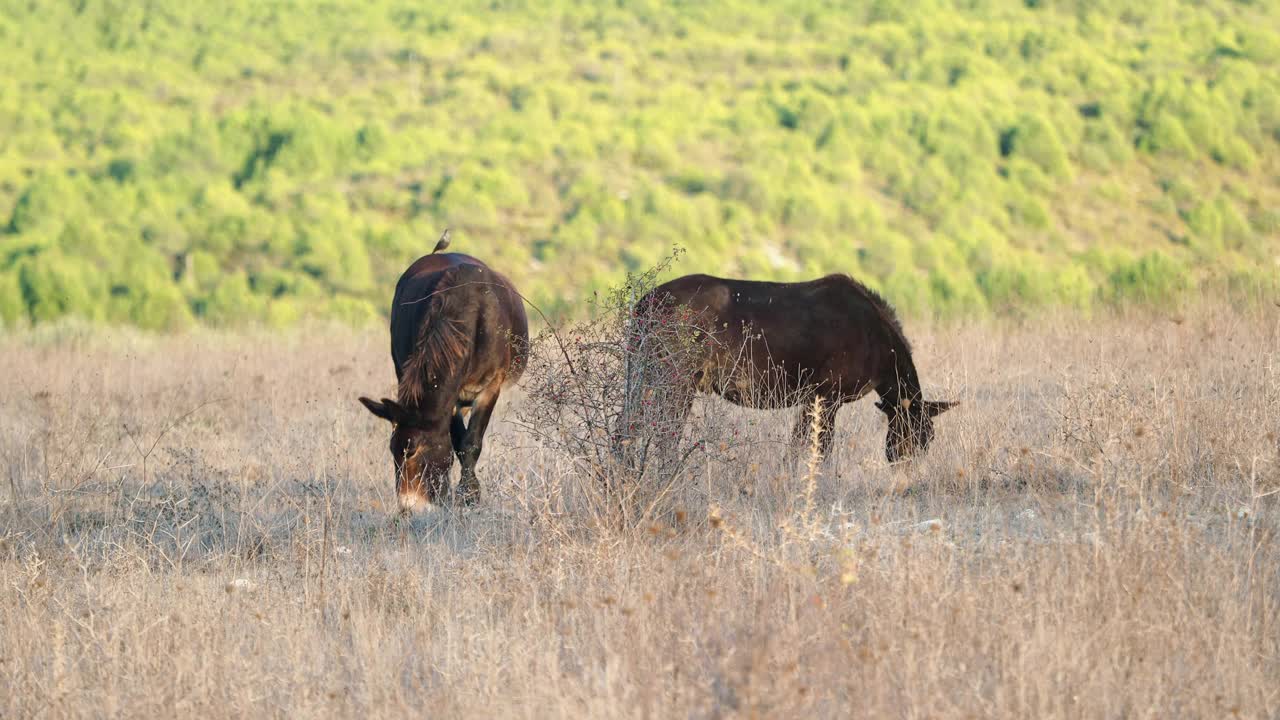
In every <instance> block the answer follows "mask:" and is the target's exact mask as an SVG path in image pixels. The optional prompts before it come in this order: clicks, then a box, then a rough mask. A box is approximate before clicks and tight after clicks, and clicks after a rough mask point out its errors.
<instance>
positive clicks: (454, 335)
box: [398, 268, 467, 407]
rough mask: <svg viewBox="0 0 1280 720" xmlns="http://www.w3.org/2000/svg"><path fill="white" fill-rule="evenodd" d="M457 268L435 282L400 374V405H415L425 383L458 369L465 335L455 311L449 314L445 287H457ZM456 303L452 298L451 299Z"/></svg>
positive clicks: (447, 375)
mask: <svg viewBox="0 0 1280 720" xmlns="http://www.w3.org/2000/svg"><path fill="white" fill-rule="evenodd" d="M456 271H457V268H450V269H448V270H446V271H445V272H444V275H443V277H441V278H440V282H438V283H436V286H435V288H433V290H432V293H431V295H430V296H429V298H430V299H429V300H427V309H426V311H425V312H424V313H423V314H422V321H421V322H420V323H419V330H418V340H417V342H416V343H415V344H414V348H413V353H412V354H410V356H409V359H408V361H406V362H405V365H404V371H403V373H402V374H401V379H400V387H399V391H398V392H399V400H400V403H401V404H402V405H408V406H410V407H414V406H416V405H417V404H418V403H420V402H421V401H422V398H423V397H424V396H425V395H426V392H427V386H428V385H433V386H434V385H436V384H438V383H440V382H441V381H442V380H444V379H446V378H450V377H453V375H454V374H456V373H457V372H458V366H459V365H460V364H461V363H462V360H463V359H464V358H465V356H466V353H467V334H466V329H465V328H464V327H463V323H461V322H460V321H459V319H458V318H457V313H452V317H451V313H450V307H449V306H450V304H451V299H450V295H453V294H454V293H451V292H449V290H452V289H454V288H455V287H457V285H456V280H457V272H456ZM454 302H456V300H455V301H454Z"/></svg>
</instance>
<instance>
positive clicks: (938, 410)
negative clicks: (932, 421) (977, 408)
mask: <svg viewBox="0 0 1280 720" xmlns="http://www.w3.org/2000/svg"><path fill="white" fill-rule="evenodd" d="M959 404H960V403H959V402H958V401H955V402H953V401H949V400H925V401H924V411H925V412H926V413H928V415H929V417H935V416H937V415H941V414H942V413H944V412H946V411H948V410H950V409H951V408H953V407H955V406H957V405H959Z"/></svg>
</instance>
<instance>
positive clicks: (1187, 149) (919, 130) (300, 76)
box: [0, 0, 1280, 328]
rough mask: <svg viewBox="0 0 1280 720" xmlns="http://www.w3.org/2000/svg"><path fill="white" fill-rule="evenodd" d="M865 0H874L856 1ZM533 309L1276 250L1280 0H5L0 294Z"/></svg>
mask: <svg viewBox="0 0 1280 720" xmlns="http://www.w3.org/2000/svg"><path fill="white" fill-rule="evenodd" d="M850 6H853V7H854V8H855V9H848V8H849V7H850ZM446 226H448V227H452V228H454V238H455V239H454V247H455V248H456V249H458V250H460V251H463V252H469V253H472V254H475V255H477V256H479V257H481V258H484V259H486V260H488V261H490V262H491V263H492V264H494V265H495V266H496V267H497V268H498V269H500V270H502V271H504V272H507V273H508V274H509V275H511V276H512V277H513V279H515V280H516V282H517V284H518V285H519V286H520V287H521V288H522V290H524V291H525V293H526V294H527V295H529V296H530V297H531V299H533V300H534V301H535V302H537V303H539V304H540V305H541V306H542V307H543V308H544V309H545V310H549V311H552V312H561V313H563V312H567V311H570V308H572V307H573V304H574V303H575V302H576V301H577V300H580V299H581V298H582V297H583V296H584V295H586V294H589V293H590V291H591V290H592V289H594V288H598V287H601V286H602V285H605V284H608V283H610V282H613V281H615V280H616V279H617V278H618V277H619V275H620V274H621V273H623V272H625V271H626V270H628V269H634V268H638V267H642V266H647V265H648V264H650V263H652V262H653V261H655V260H656V259H658V258H659V257H661V256H663V255H665V254H667V253H668V252H669V250H670V248H671V246H672V245H674V244H680V245H682V246H684V247H686V248H687V249H688V251H689V252H688V254H687V256H686V257H685V258H683V259H682V261H681V262H680V264H679V267H678V270H680V271H684V272H695V271H707V272H716V273H723V274H734V275H741V276H753V277H772V278H782V279H788V278H802V277H811V276H814V275H816V274H819V273H826V272H833V271H844V272H849V273H851V274H854V275H855V276H858V277H860V278H863V279H865V280H867V281H868V282H869V283H870V284H873V285H875V286H877V287H879V288H881V289H882V290H884V291H885V292H886V293H887V295H888V296H889V297H890V299H891V300H893V301H894V302H895V303H897V304H898V305H899V306H900V307H901V308H902V309H903V311H904V312H907V313H929V314H937V315H940V316H947V315H954V314H963V313H982V312H990V311H1003V310H1005V309H1007V308H1010V307H1017V308H1024V307H1027V308H1030V307H1036V306H1043V305H1051V304H1066V305H1071V306H1079V307H1088V306H1091V305H1097V304H1100V303H1107V302H1113V301H1126V300H1130V299H1140V300H1141V299H1145V300H1156V301H1161V300H1165V299H1168V298H1171V297H1174V296H1177V295H1178V294H1181V293H1186V292H1188V291H1190V290H1191V289H1193V288H1198V287H1207V286H1209V285H1213V286H1215V287H1220V286H1224V285H1229V286H1232V287H1236V288H1246V289H1252V290H1253V291H1255V292H1256V291H1258V290H1259V289H1264V290H1265V289H1266V288H1274V287H1275V286H1276V284H1277V276H1278V274H1280V249H1278V248H1280V3H1274V2H1263V0H1253V1H1252V2H1250V1H1249V0H1239V1H1232V0H1207V2H1201V3H1176V2H1166V1H1164V0H1117V1H1115V2H1111V1H1104V0H1074V1H1061V0H1041V1H1036V0H1026V2H1007V1H997V0H990V1H988V0H956V1H955V2H946V1H942V0H919V1H915V2H910V1H909V2H897V1H888V0H873V1H871V2H852V3H841V2H831V1H820V0H809V1H800V0H787V1H784V2H772V3H763V2H761V3H755V2H746V1H745V0H720V1H716V2H710V1H708V2H674V3H663V2H656V1H652V2H646V1H639V2H630V1H628V0H617V2H610V3H593V2H582V3H570V2H564V1H563V0H548V1H547V2H508V1H504V0H493V1H492V2H483V3H482V2H432V3H421V2H409V1H408V0H373V1H372V2H367V1H364V0H359V1H357V0H330V1H328V2H320V1H315V2H305V1H293V2H285V1H277V0H258V1H253V2H250V1H248V0H230V1H223V2H218V3H190V2H186V1H185V0H138V1H129V0H121V1H118V2H98V1H96V0H57V1H55V0H0V318H2V319H3V322H4V323H6V324H10V325H12V324H15V323H18V324H20V323H26V322H29V321H34V322H40V321H45V320H49V319H52V318H56V317H59V316H62V315H68V314H70V315H79V316H85V317H88V318H91V319H94V320H100V321H104V322H112V323H133V324H137V325H141V326H144V327H148V328H173V327H180V326H182V325H186V324H190V323H193V322H207V323H211V324H238V323H243V322H267V323H273V324H287V323H289V322H292V321H294V320H296V319H299V318H303V317H308V316H318V317H338V318H342V319H347V320H350V321H352V322H363V321H366V320H370V319H374V318H377V317H378V316H379V315H381V314H382V313H384V312H385V309H386V305H387V303H388V302H389V298H390V293H391V287H392V285H393V284H394V281H395V278H396V276H397V275H398V273H399V272H400V271H401V270H402V269H403V267H404V266H405V264H406V263H407V262H408V261H410V260H412V259H413V258H415V257H417V256H418V255H420V254H422V253H423V252H426V251H427V250H429V249H430V248H431V246H432V244H433V243H434V242H435V239H436V237H437V236H438V234H439V232H440V231H441V230H442V229H443V228H444V227H446Z"/></svg>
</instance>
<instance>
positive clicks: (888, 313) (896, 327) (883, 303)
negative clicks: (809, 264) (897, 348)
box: [827, 273, 911, 354]
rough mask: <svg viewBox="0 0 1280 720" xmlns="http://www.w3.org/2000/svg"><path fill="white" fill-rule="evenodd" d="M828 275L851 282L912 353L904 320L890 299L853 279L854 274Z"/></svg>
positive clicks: (904, 346)
mask: <svg viewBox="0 0 1280 720" xmlns="http://www.w3.org/2000/svg"><path fill="white" fill-rule="evenodd" d="M827 277H834V278H839V279H840V280H842V281H844V282H847V283H849V285H850V286H851V287H852V288H853V289H854V290H855V291H857V292H858V294H859V295H861V296H862V298H863V299H864V300H866V301H867V302H868V303H870V304H871V307H873V308H875V309H876V314H877V315H879V316H880V320H881V321H882V322H884V324H885V327H887V328H889V330H890V332H892V333H893V335H894V336H895V337H896V339H897V340H898V341H899V342H901V343H902V347H903V348H904V349H905V350H906V351H907V353H908V354H910V353H911V342H910V341H909V340H907V335H906V333H905V332H904V331H903V330H902V321H901V320H899V319H898V313H897V312H895V311H894V309H893V306H892V305H890V304H889V301H888V300H885V299H884V297H883V296H881V295H880V293H878V292H876V291H875V290H872V289H871V288H869V287H867V286H866V285H863V284H862V283H860V282H858V281H857V280H855V279H853V276H851V275H846V274H844V273H835V274H833V275H828V276H827Z"/></svg>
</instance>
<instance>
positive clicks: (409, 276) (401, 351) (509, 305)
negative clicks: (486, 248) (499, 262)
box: [391, 253, 529, 382]
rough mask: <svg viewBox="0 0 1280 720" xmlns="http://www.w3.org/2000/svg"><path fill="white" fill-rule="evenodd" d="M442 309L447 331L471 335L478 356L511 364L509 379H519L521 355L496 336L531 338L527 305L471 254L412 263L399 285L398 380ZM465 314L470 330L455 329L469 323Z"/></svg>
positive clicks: (395, 305) (394, 330)
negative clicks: (525, 309) (511, 350)
mask: <svg viewBox="0 0 1280 720" xmlns="http://www.w3.org/2000/svg"><path fill="white" fill-rule="evenodd" d="M444 307H448V308H449V310H448V311H447V314H448V318H446V319H447V320H448V321H449V325H448V326H447V327H444V328H443V329H445V330H461V331H462V332H468V333H473V334H474V339H475V340H476V341H478V343H480V344H481V345H482V346H481V347H476V348H475V349H474V354H475V355H477V356H482V357H484V358H488V359H490V360H491V361H492V363H497V364H502V365H512V366H513V367H512V368H511V371H512V372H511V373H510V374H509V377H511V378H512V379H514V377H518V376H519V373H520V371H522V370H523V364H522V363H523V354H521V353H514V355H513V354H512V353H510V352H509V351H508V350H506V349H504V348H500V347H498V343H497V342H496V336H498V335H501V336H504V339H514V340H516V341H517V342H527V340H528V334H529V323H528V319H527V317H526V315H525V312H524V304H523V302H522V301H521V299H520V296H519V294H518V293H516V291H515V287H514V286H513V285H512V284H511V281H510V280H508V279H507V278H506V277H504V276H503V275H502V274H501V273H498V272H495V271H494V270H493V269H492V268H490V267H489V266H488V265H486V264H484V263H483V262H481V261H480V260H478V259H476V258H474V257H471V256H470V255H465V254H462V253H433V254H431V255H425V256H423V257H421V258H419V259H418V260H417V261H416V262H414V263H413V264H412V265H410V266H409V268H408V269H407V270H405V272H404V274H403V275H401V276H400V280H399V281H398V282H397V283H396V289H395V294H394V297H393V299H392V305H391V358H392V361H393V362H394V364H395V368H396V379H397V380H399V381H401V382H403V381H404V380H405V377H404V372H405V368H406V367H408V366H409V365H410V364H411V362H412V361H413V359H414V356H415V354H416V353H418V352H419V351H420V349H421V348H422V345H423V340H424V338H423V337H422V334H423V332H424V330H430V328H429V327H427V326H429V325H430V321H431V317H430V316H431V314H432V313H433V312H436V313H439V312H442V311H443V308H444ZM473 315H474V316H475V317H474V318H471V316H473ZM464 316H465V317H466V318H468V319H470V321H469V323H468V324H470V325H472V327H470V328H458V327H457V326H458V324H459V323H460V322H465V321H464ZM509 355H511V356H510V357H508V356H509ZM492 363H491V364H492ZM512 376H514V377H512Z"/></svg>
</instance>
